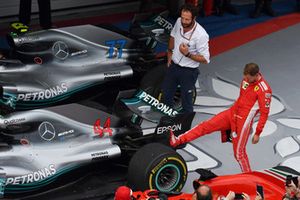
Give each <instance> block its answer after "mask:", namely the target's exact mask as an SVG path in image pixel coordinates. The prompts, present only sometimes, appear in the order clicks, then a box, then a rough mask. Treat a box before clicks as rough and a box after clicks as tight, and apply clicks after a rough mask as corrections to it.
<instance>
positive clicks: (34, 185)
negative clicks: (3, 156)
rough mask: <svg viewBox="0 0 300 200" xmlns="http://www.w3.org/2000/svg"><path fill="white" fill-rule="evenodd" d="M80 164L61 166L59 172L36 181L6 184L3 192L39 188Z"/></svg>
mask: <svg viewBox="0 0 300 200" xmlns="http://www.w3.org/2000/svg"><path fill="white" fill-rule="evenodd" d="M80 166H82V165H75V166H70V167H66V168H62V169H61V170H60V171H59V172H56V173H55V174H54V175H53V176H50V177H47V178H45V179H43V180H40V181H37V182H32V183H26V184H19V185H7V186H6V187H5V193H18V192H24V191H30V190H36V189H39V188H41V187H43V186H46V185H48V184H50V183H52V182H54V181H55V180H56V179H57V178H58V177H59V176H61V175H63V174H66V173H68V172H70V171H72V170H74V169H76V168H79V167H80Z"/></svg>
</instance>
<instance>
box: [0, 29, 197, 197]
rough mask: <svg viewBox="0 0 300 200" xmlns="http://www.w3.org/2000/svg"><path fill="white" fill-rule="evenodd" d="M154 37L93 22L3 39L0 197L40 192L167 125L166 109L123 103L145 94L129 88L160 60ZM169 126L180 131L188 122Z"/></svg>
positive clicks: (126, 153)
mask: <svg viewBox="0 0 300 200" xmlns="http://www.w3.org/2000/svg"><path fill="white" fill-rule="evenodd" d="M141 30H143V29H141ZM148 31H149V30H148ZM136 35H138V36H136ZM155 37H157V35H156V36H155ZM164 37H165V36H164ZM145 39H146V40H145ZM149 40H150V42H149ZM153 40H154V39H153V38H152V37H149V36H148V34H147V33H146V34H145V33H144V34H143V33H142V34H137V32H135V36H132V35H130V34H129V33H124V34H121V33H118V31H117V32H116V31H112V30H108V29H104V28H100V27H95V26H92V25H83V26H76V27H67V28H60V29H51V30H46V31H39V32H32V33H27V34H25V35H21V36H17V37H9V42H10V45H11V46H12V48H13V51H12V53H11V54H12V57H11V58H10V59H8V60H1V61H0V85H1V88H2V92H3V95H2V98H1V104H2V106H5V108H9V109H7V110H8V111H6V112H3V111H2V113H4V114H3V116H1V118H0V129H1V133H0V139H1V142H0V180H1V181H0V183H1V184H0V194H2V196H4V197H9V196H11V195H16V194H18V193H21V194H23V193H28V192H31V191H37V190H38V191H40V189H41V188H44V187H45V186H47V187H48V186H49V185H51V184H52V183H53V182H57V181H56V180H57V179H58V178H60V177H62V176H64V175H66V174H72V172H73V171H76V169H78V168H81V167H82V166H87V165H89V164H91V163H93V162H98V161H105V160H119V159H114V158H119V157H120V156H121V157H122V158H125V160H126V159H128V158H130V157H131V156H132V155H133V153H134V152H135V151H137V150H138V149H139V148H140V147H141V146H143V145H144V144H147V143H149V142H153V141H155V140H157V139H158V140H160V139H161V137H160V136H162V135H163V133H165V132H166V131H167V130H168V129H169V128H171V127H172V124H171V125H170V124H169V122H168V125H165V124H164V123H162V122H161V117H163V116H167V114H166V113H163V112H160V111H159V110H157V109H156V108H153V106H152V105H149V103H148V104H147V102H143V101H141V100H139V101H135V100H134V101H130V99H131V98H132V97H133V99H136V98H139V96H138V95H140V96H141V94H143V97H144V98H148V94H147V93H146V92H143V93H141V92H137V91H136V89H137V88H139V84H140V81H141V79H142V77H143V76H144V75H145V74H146V73H147V72H148V71H149V70H151V69H152V68H153V67H155V66H156V65H157V64H158V63H159V61H158V59H157V58H155V53H154V51H153V49H152V47H153ZM151 41H152V42H151ZM16 58H17V59H16ZM162 61H163V62H164V61H165V60H164V58H163V59H162ZM135 93H137V94H138V95H137V96H133V95H134V94H135ZM141 98H142V97H140V99H141ZM151 98H152V97H151ZM121 99H123V100H121ZM124 99H125V100H124ZM126 99H127V100H126ZM126 102H130V103H129V104H128V103H126ZM132 102H134V103H132ZM159 105H160V106H161V107H163V108H166V107H165V106H164V105H161V104H159ZM189 121H191V120H189ZM158 123H159V125H158ZM186 124H188V123H186ZM173 126H174V127H176V129H178V131H179V132H184V131H185V130H186V129H188V128H189V126H190V124H189V125H187V127H183V126H182V125H181V124H179V125H178V124H173ZM159 127H160V128H159ZM158 132H159V133H158ZM175 132H176V131H175ZM120 160H121V159H120ZM127 161H128V160H127ZM54 187H55V186H54Z"/></svg>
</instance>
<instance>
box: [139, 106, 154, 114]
mask: <svg viewBox="0 0 300 200" xmlns="http://www.w3.org/2000/svg"><path fill="white" fill-rule="evenodd" d="M138 110H139V111H141V113H142V114H146V113H147V112H149V111H150V110H151V106H139V107H138Z"/></svg>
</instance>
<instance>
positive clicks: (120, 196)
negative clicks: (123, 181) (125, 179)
mask: <svg viewBox="0 0 300 200" xmlns="http://www.w3.org/2000/svg"><path fill="white" fill-rule="evenodd" d="M131 199H132V190H131V189H130V188H129V187H127V186H120V187H118V189H117V190H116V193H115V200H131Z"/></svg>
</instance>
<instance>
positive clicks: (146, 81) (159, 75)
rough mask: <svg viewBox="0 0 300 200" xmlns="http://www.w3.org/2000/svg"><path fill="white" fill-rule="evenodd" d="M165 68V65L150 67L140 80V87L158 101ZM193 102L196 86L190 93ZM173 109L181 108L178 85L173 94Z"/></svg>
mask: <svg viewBox="0 0 300 200" xmlns="http://www.w3.org/2000/svg"><path fill="white" fill-rule="evenodd" d="M166 71H167V68H166V66H162V65H160V66H157V67H155V68H153V69H151V70H150V71H149V72H148V73H147V74H146V75H145V76H144V77H143V79H142V80H141V84H140V89H142V90H144V91H145V92H147V93H148V94H150V95H151V96H153V97H155V98H156V99H158V100H159V101H162V97H163V92H162V90H161V84H162V82H163V80H164V76H165V74H166ZM192 95H193V96H192V101H193V104H194V103H195V101H196V97H197V91H196V88H194V89H193V94H192ZM173 107H174V109H176V110H178V111H180V110H182V101H181V93H180V86H178V88H177V90H176V93H175V95H174V106H173Z"/></svg>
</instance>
